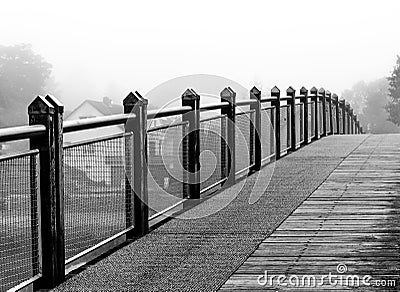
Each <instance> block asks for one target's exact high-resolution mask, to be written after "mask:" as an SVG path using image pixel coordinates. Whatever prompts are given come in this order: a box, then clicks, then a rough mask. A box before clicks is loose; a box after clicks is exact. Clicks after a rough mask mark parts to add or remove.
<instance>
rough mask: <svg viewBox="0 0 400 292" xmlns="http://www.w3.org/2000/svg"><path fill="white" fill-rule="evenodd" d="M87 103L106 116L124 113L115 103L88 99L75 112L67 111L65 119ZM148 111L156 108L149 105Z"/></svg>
mask: <svg viewBox="0 0 400 292" xmlns="http://www.w3.org/2000/svg"><path fill="white" fill-rule="evenodd" d="M85 103H87V104H90V105H91V106H92V107H94V108H95V109H96V110H97V111H98V112H100V113H101V114H102V115H104V116H109V115H117V114H123V113H124V107H123V106H122V105H119V104H114V103H105V102H104V101H97V100H91V99H86V100H84V101H83V102H82V103H81V104H80V105H78V106H77V107H76V108H75V109H74V110H72V111H67V112H66V114H65V117H66V118H68V117H69V116H70V115H71V114H72V113H74V112H76V111H77V110H78V109H79V108H80V107H81V106H82V105H83V104H85ZM147 109H148V110H153V109H156V107H155V106H154V105H150V104H149V105H148V106H147Z"/></svg>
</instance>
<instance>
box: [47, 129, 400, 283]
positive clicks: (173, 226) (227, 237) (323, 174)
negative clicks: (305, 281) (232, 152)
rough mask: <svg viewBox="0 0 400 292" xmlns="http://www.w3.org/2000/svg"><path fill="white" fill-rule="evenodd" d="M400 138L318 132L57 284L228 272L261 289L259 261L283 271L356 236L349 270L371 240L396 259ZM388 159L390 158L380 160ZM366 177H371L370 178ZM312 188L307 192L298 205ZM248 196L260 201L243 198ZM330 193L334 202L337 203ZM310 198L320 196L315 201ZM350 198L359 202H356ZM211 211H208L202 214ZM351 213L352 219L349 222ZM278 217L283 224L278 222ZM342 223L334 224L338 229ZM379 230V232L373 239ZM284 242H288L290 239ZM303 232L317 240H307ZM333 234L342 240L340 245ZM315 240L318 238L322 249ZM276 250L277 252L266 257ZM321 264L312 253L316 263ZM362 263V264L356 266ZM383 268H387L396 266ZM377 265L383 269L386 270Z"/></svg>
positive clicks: (219, 278)
mask: <svg viewBox="0 0 400 292" xmlns="http://www.w3.org/2000/svg"><path fill="white" fill-rule="evenodd" d="M380 137H381V138H382V140H381V138H380ZM398 140H400V136H371V137H369V138H367V136H362V135H356V136H330V137H327V138H324V139H321V140H319V141H317V142H315V143H312V144H311V145H309V146H307V147H304V148H302V149H300V150H298V151H296V152H294V153H292V154H290V155H288V156H286V157H284V158H282V159H280V160H279V161H277V162H276V163H275V164H271V165H268V166H266V167H264V168H263V169H262V170H261V171H260V172H258V173H257V174H253V175H252V176H250V177H249V178H248V179H247V180H244V181H241V182H240V183H238V184H236V185H234V186H233V187H231V188H229V189H227V190H224V191H222V192H221V193H220V194H218V195H216V196H213V197H210V198H208V199H206V200H204V202H202V203H201V204H199V205H197V206H196V207H194V208H193V209H190V210H189V211H187V212H185V213H184V214H183V215H184V216H185V217H193V218H197V219H191V220H183V219H173V220H171V221H168V222H167V223H165V224H163V225H162V226H160V227H159V228H157V229H155V230H154V231H152V232H151V233H150V234H148V235H146V236H144V237H142V238H140V239H138V240H136V241H134V242H133V243H131V244H129V245H127V246H125V247H124V248H122V249H120V250H118V251H116V252H115V253H113V254H112V255H110V256H108V257H107V258H105V259H103V260H101V261H99V262H97V263H95V264H93V265H91V266H89V267H88V268H87V269H85V270H84V271H82V272H80V273H79V274H77V275H74V276H73V277H71V278H69V279H68V280H67V281H66V282H64V283H63V284H62V285H60V286H59V287H57V288H56V289H55V290H56V291H78V290H79V291H82V290H84V291H87V290H95V291H97V290H108V291H111V290H113V291H114V290H115V291H120V290H142V291H158V290H173V291H178V290H184V291H189V290H191V291H213V290H217V289H218V288H220V287H221V286H222V285H223V284H224V283H225V282H226V281H227V280H228V278H229V277H230V276H231V275H232V274H233V275H232V276H231V277H230V278H229V280H228V281H227V282H226V283H225V285H224V286H223V287H222V288H223V289H242V288H243V289H247V288H248V289H253V288H257V289H262V288H265V287H261V286H255V285H257V277H255V281H254V276H255V275H258V274H259V272H260V271H261V270H262V272H263V271H264V270H265V269H267V268H268V267H272V266H274V267H275V266H277V267H278V269H279V267H281V268H282V269H285V270H284V271H286V270H287V269H289V267H292V270H293V271H296V270H295V265H294V263H295V262H296V261H295V260H294V259H297V258H299V256H300V255H301V254H302V253H303V252H304V250H306V249H307V248H310V249H309V251H308V254H310V255H311V254H313V255H315V256H317V258H318V257H319V256H322V254H321V253H322V251H325V250H326V249H327V247H329V245H328V243H329V242H331V243H333V244H332V246H334V247H335V248H336V249H337V251H336V252H335V257H336V258H338V257H339V255H340V252H341V253H342V254H343V253H344V252H345V251H347V250H349V249H350V248H351V244H353V243H354V241H352V239H353V238H354V239H355V238H357V239H358V242H360V241H363V240H365V241H366V242H367V240H369V241H368V242H369V243H372V244H365V245H361V244H359V247H358V249H357V247H354V246H353V250H352V253H350V254H348V255H347V258H348V259H349V260H348V261H347V260H346V261H344V263H346V264H348V265H349V268H350V269H351V268H352V267H353V264H352V263H353V262H354V263H356V262H357V261H358V259H359V258H360V253H361V252H362V251H366V252H369V251H371V250H372V249H374V248H375V247H376V249H377V248H378V247H381V249H380V254H377V256H378V255H381V254H382V253H385V254H386V256H385V257H384V259H385V260H388V261H387V262H388V264H389V262H390V263H391V267H393V266H395V264H396V267H398V262H396V261H395V260H389V258H390V256H387V253H386V252H388V253H389V252H392V255H393V257H397V259H398V245H397V253H394V251H395V248H396V243H397V244H398V239H399V238H398V230H397V229H396V228H394V227H395V226H398V225H399V224H398V223H399V221H398V220H399V216H398V209H397V211H396V208H398V200H399V193H398V191H393V188H394V186H395V184H396V183H398V181H399V178H398V177H395V176H394V175H395V172H396V164H397V163H398V162H399V157H400V155H399V154H397V153H395V151H394V150H393V147H394V148H395V147H397V149H396V150H398V146H399V143H398ZM395 143H397V146H396V145H395ZM360 144H361V146H360ZM390 156H391V157H390ZM378 158H379V159H378ZM384 158H386V159H385V160H386V161H387V163H386V164H385V163H381V159H384ZM397 165H398V164H397ZM364 166H368V167H367V168H365V167H364ZM368 169H370V170H371V174H372V175H371V176H369V175H368V173H367V170H368ZM397 172H398V170H397ZM397 174H398V173H397ZM328 177H329V179H328V181H326V182H325V183H324V181H325V180H326V179H327V178H328ZM365 177H372V178H373V179H372V178H371V179H367V180H366V179H365ZM383 183H385V186H383ZM321 184H322V185H321ZM317 188H318V190H317V191H316V192H314V191H315V190H316V189H317ZM361 189H363V190H364V189H365V190H366V192H364V196H362V199H361V200H360V192H358V193H357V192H356V190H358V191H360V190H361ZM344 190H345V192H344ZM351 190H354V191H351ZM390 191H392V193H390ZM313 192H314V193H313ZM331 193H333V194H332V195H331ZM310 194H312V195H311V197H310V198H309V199H308V200H307V201H306V202H305V203H304V204H302V202H303V201H304V200H305V199H306V198H307V197H308V196H310ZM332 196H335V200H332V198H333V197H332ZM249 198H250V199H251V200H252V201H253V202H254V201H256V202H255V203H254V204H249ZM381 198H382V200H381ZM257 199H258V200H257ZM336 201H337V202H338V203H334V202H336ZM376 201H379V202H380V203H379V205H377V204H375V202H376ZM368 202H369V203H371V206H368V207H367V208H365V207H363V205H361V203H363V204H365V205H367V204H368ZM228 203H229V204H228ZM301 204H302V205H301ZM313 204H318V205H317V206H318V207H316V208H315V207H314V205H313ZM354 204H356V205H357V206H359V207H358V208H357V209H356V208H353V207H352V206H353V205H354ZM225 205H227V206H225ZM299 205H301V206H300V207H299ZM365 205H364V206H365ZM224 206H225V207H224ZM297 207H299V208H297ZM296 208H297V209H296ZM209 210H214V212H213V213H212V214H211V215H208V216H206V215H207V212H208V211H209ZM295 210H296V211H295ZM293 211H295V212H293ZM292 212H293V214H292ZM396 212H397V213H396ZM364 213H365V215H362V214H364ZM290 214H292V215H291V216H289V215H290ZM396 214H397V217H396ZM288 216H289V217H288ZM389 216H394V218H395V219H396V220H397V221H395V219H391V221H390V222H387V221H386V220H385V219H384V218H386V219H388V218H389ZM354 217H357V218H356V219H355V220H353V221H350V220H351V219H354ZM286 218H287V220H286V221H285V219H286ZM326 218H329V220H328V219H326ZM333 218H335V219H336V220H333ZM282 222H284V223H283V224H282ZM346 222H347V223H348V224H346ZM321 223H323V224H321ZM350 223H355V224H353V225H355V226H354V228H357V229H355V230H353V229H351V227H350V228H348V230H345V227H343V226H351V225H350ZM389 223H390V224H391V225H388V224H389ZM381 224H384V226H382V225H381ZM396 224H397V225H396ZM339 225H340V228H338V227H337V226H339ZM278 226H279V230H276V228H277V227H278ZM359 228H361V229H362V231H359ZM366 228H369V229H368V230H366ZM372 228H373V229H372ZM384 228H385V229H384ZM307 229H310V230H307ZM338 229H340V232H338V231H335V230H338ZM389 229H390V230H389ZM274 230H276V231H274ZM383 230H385V231H383ZM389 231H390V232H389ZM372 232H375V233H372ZM271 233H272V235H271ZM314 234H317V236H314ZM371 234H372V236H371ZM268 235H270V236H269V237H268ZM396 236H397V238H396ZM367 237H368V238H367ZM375 237H377V238H378V239H381V241H378V240H374V238H375ZM315 238H317V239H318V240H317V241H316V239H315ZM274 240H275V242H274ZM279 240H281V241H282V240H283V242H285V244H281V243H278V245H279V246H280V248H279V247H277V242H279ZM395 240H397V242H396V241H395ZM263 241H264V242H263ZM289 241H292V242H294V243H291V244H286V242H289ZM308 241H310V242H313V244H312V245H306V244H305V242H308ZM315 242H317V244H314V243H315ZM325 242H327V243H325ZM338 242H339V243H341V242H343V243H346V245H345V244H342V245H340V246H339V244H337V243H338ZM384 242H386V243H387V244H386V243H384ZM260 243H261V245H260ZM319 243H321V244H322V245H323V247H322V248H323V249H322V250H321V249H320V247H321V244H319ZM335 243H336V245H335ZM374 243H377V244H376V245H374ZM283 247H285V248H283ZM376 249H374V251H375V250H376ZM357 250H359V251H360V252H359V253H357V252H356V251H357ZM254 251H255V252H254ZM349 251H350V250H349ZM253 252H254V253H253ZM331 254H332V253H331ZM349 255H351V257H350V258H349ZM249 256H250V258H249ZM274 256H276V260H275V261H271V260H274ZM256 257H257V258H256ZM382 257H383V255H382ZM336 258H335V259H336ZM246 259H247V261H246ZM308 259H309V260H313V259H314V258H311V257H310V258H308ZM378 259H379V258H378V257H377V258H376V259H374V261H377V260H378ZM351 260H353V261H351ZM268 261H270V262H268ZM243 263H244V264H243ZM251 263H255V264H254V265H252V264H251ZM320 263H321V264H324V262H320ZM357 263H359V262H357ZM242 264H243V265H242ZM317 264H318V263H317V262H314V261H313V266H317ZM332 264H333V265H335V264H336V260H332V261H331V263H330V266H328V269H330V268H329V267H332ZM382 265H383V266H382ZM304 266H306V265H305V264H304V265H303V267H304ZM355 266H356V264H354V267H355ZM354 267H353V268H354ZM380 267H382V268H383V267H386V266H384V262H383V264H381V265H380V266H378V265H377V266H376V268H377V271H379V268H380ZM364 268H367V266H366V265H365V266H364ZM278 269H277V268H274V269H271V271H278ZM314 270H315V268H314ZM373 270H375V269H374V268H373ZM235 271H236V272H235ZM358 271H364V270H363V268H360V269H359V270H358ZM388 271H393V268H391V269H389V270H388ZM332 272H334V271H332ZM382 272H386V271H384V270H383V269H382ZM397 273H398V270H397ZM254 283H255V284H254Z"/></svg>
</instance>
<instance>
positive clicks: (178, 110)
mask: <svg viewBox="0 0 400 292" xmlns="http://www.w3.org/2000/svg"><path fill="white" fill-rule="evenodd" d="M191 110H192V108H191V107H190V106H178V107H171V108H165V109H162V110H151V111H148V112H147V119H157V118H164V117H169V116H175V115H181V114H185V113H187V112H190V111H191Z"/></svg>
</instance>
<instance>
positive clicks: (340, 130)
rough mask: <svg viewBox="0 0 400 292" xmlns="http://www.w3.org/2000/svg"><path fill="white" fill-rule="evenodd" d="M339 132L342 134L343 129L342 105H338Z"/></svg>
mask: <svg viewBox="0 0 400 292" xmlns="http://www.w3.org/2000/svg"><path fill="white" fill-rule="evenodd" d="M338 118H339V134H344V129H343V110H342V107H339V117H338Z"/></svg>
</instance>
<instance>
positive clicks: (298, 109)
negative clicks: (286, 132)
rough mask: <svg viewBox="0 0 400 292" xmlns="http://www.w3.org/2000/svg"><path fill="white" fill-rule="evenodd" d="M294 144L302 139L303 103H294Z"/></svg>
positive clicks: (301, 141) (298, 143)
mask: <svg viewBox="0 0 400 292" xmlns="http://www.w3.org/2000/svg"><path fill="white" fill-rule="evenodd" d="M295 117H296V118H295V127H296V145H300V143H303V141H304V104H303V103H299V104H296V105H295Z"/></svg>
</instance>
